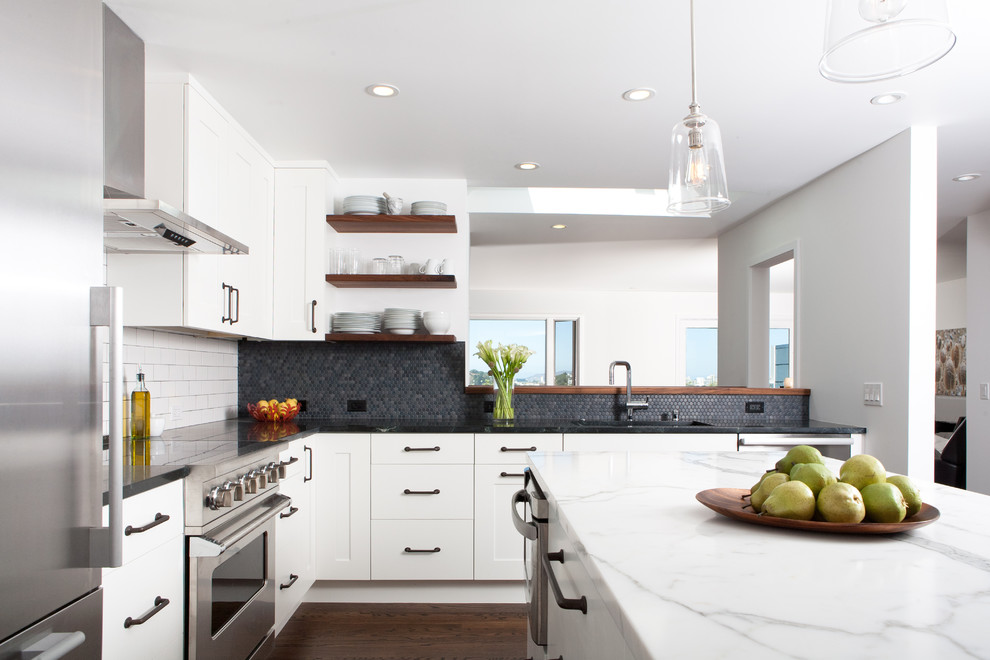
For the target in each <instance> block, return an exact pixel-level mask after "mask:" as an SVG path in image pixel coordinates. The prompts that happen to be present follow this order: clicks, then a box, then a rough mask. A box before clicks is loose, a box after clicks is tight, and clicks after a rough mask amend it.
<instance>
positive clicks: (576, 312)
mask: <svg viewBox="0 0 990 660" xmlns="http://www.w3.org/2000/svg"><path fill="white" fill-rule="evenodd" d="M716 272H717V248H716V241H715V240H713V239H708V240H692V241H642V242H635V243H633V242H614V243H594V244H583V243H559V244H550V245H525V246H475V247H472V248H471V308H470V311H471V316H472V317H483V316H486V315H506V314H509V315H528V314H532V315H540V316H544V315H559V316H578V317H579V323H580V326H579V328H580V329H579V348H578V364H579V374H578V378H579V382H578V384H579V385H607V384H608V367H609V364H610V363H611V362H612V361H614V360H626V361H628V362H630V363H631V364H632V367H633V384H634V385H683V384H684V382H683V370H684V366H683V363H681V364H680V365H679V364H678V362H677V359H676V358H677V354H678V350H681V351H683V346H682V344H683V337H681V336H680V333H679V332H678V327H679V324H683V323H684V322H687V321H690V320H702V319H715V318H716V315H717V294H716V293H715V281H716ZM621 378H622V379H623V380H622V382H624V379H625V374H622V376H621Z"/></svg>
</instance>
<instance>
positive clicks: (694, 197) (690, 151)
mask: <svg viewBox="0 0 990 660" xmlns="http://www.w3.org/2000/svg"><path fill="white" fill-rule="evenodd" d="M691 110H692V112H691V114H689V115H688V116H687V117H685V118H684V119H683V120H682V121H679V122H677V124H676V125H675V126H674V130H673V133H672V134H671V142H670V181H669V182H668V185H667V197H668V200H669V203H668V206H667V210H668V211H670V212H671V213H715V212H716V211H721V210H722V209H725V208H728V206H729V204H730V203H731V202H730V201H729V186H728V184H727V183H726V180H725V161H724V160H723V158H722V135H721V133H720V132H719V130H718V124H717V123H715V121H714V120H713V119H711V118H709V117H706V116H705V115H703V114H701V112H699V111H698V107H697V106H692V108H691Z"/></svg>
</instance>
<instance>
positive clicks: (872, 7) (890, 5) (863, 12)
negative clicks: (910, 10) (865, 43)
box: [859, 0, 907, 23]
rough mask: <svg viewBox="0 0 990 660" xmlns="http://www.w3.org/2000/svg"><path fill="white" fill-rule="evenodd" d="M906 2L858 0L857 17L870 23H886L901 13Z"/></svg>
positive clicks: (905, 0) (897, 0)
mask: <svg viewBox="0 0 990 660" xmlns="http://www.w3.org/2000/svg"><path fill="white" fill-rule="evenodd" d="M906 4H907V0H859V15H860V16H862V17H863V20H867V21H869V22H870V23H886V22H887V21H889V20H890V19H892V18H894V17H895V16H897V15H898V14H900V13H901V11H903V10H904V6H905V5H906Z"/></svg>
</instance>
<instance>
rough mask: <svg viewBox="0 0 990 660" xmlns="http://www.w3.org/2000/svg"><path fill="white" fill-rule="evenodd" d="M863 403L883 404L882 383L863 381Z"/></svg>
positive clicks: (868, 404)
mask: <svg viewBox="0 0 990 660" xmlns="http://www.w3.org/2000/svg"><path fill="white" fill-rule="evenodd" d="M863 405H864V406H882V405H883V383H863Z"/></svg>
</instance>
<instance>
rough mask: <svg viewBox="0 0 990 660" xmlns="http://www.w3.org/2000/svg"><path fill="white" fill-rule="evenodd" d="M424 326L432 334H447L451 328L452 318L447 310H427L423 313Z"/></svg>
mask: <svg viewBox="0 0 990 660" xmlns="http://www.w3.org/2000/svg"><path fill="white" fill-rule="evenodd" d="M423 326H424V327H425V328H426V330H427V332H429V333H430V334H431V335H445V334H447V331H448V330H450V318H449V317H448V316H447V312H426V313H424V314H423Z"/></svg>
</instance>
